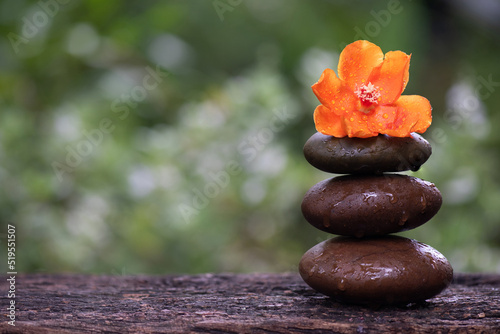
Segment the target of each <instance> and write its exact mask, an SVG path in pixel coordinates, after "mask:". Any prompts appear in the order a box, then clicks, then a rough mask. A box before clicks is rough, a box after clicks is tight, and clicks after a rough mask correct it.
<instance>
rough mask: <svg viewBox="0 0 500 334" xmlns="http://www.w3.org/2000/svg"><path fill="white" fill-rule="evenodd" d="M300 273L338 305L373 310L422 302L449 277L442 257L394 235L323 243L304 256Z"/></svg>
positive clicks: (444, 286)
mask: <svg viewBox="0 0 500 334" xmlns="http://www.w3.org/2000/svg"><path fill="white" fill-rule="evenodd" d="M299 272H300V275H301V276H302V278H303V280H304V281H305V282H306V283H307V284H308V285H309V286H310V287H312V288H313V289H315V290H316V291H318V292H321V293H322V294H325V295H327V296H330V297H332V298H333V299H335V300H337V301H340V302H345V303H354V304H369V305H373V306H377V305H379V306H380V305H391V304H401V305H406V304H409V303H416V302H421V301H424V300H426V299H429V298H431V297H433V296H435V295H437V294H438V293H440V292H441V291H442V290H444V289H445V288H446V287H447V286H448V285H449V284H450V283H451V280H452V278H453V269H452V267H451V266H450V264H449V262H448V260H447V259H446V258H445V257H444V256H443V255H442V254H441V253H439V252H438V251H437V250H435V249H434V248H432V247H430V246H428V245H426V244H423V243H421V242H418V241H416V240H412V239H408V238H403V237H398V236H385V237H379V238H367V239H356V238H351V237H335V238H332V239H329V240H326V241H323V242H321V243H319V244H317V245H316V246H314V247H312V248H311V249H310V250H308V251H307V252H306V253H305V254H304V255H303V257H302V259H301V261H300V264H299Z"/></svg>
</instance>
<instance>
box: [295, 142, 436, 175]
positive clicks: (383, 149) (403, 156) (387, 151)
mask: <svg viewBox="0 0 500 334" xmlns="http://www.w3.org/2000/svg"><path fill="white" fill-rule="evenodd" d="M431 153H432V148H431V145H430V144H429V142H428V141H427V140H425V139H424V138H423V137H422V136H420V135H419V134H417V133H412V136H411V137H402V138H399V137H391V136H387V135H378V136H376V137H370V138H349V137H344V138H336V137H332V136H327V135H324V134H322V133H319V132H317V133H315V134H314V135H312V136H311V138H309V140H308V141H307V142H306V144H305V145H304V156H305V158H306V160H307V161H308V162H309V163H310V164H311V165H313V166H314V167H316V168H318V169H320V170H322V171H325V172H329V173H337V174H380V173H383V172H399V171H406V170H412V171H416V170H418V169H419V168H420V166H422V165H423V164H424V163H425V162H426V161H427V159H428V158H429V156H430V155H431Z"/></svg>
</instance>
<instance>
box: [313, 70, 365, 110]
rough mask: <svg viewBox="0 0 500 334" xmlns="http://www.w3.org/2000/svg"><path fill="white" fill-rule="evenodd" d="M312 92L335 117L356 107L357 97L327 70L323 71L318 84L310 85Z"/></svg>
mask: <svg viewBox="0 0 500 334" xmlns="http://www.w3.org/2000/svg"><path fill="white" fill-rule="evenodd" d="M312 90H313V92H314V94H315V95H316V97H317V98H318V100H319V102H321V104H322V105H324V106H325V107H327V108H328V109H330V110H331V111H333V112H335V113H337V115H341V114H343V113H344V112H345V110H352V109H353V108H355V107H357V104H358V100H357V97H356V96H355V95H354V93H353V92H352V91H351V90H350V89H349V88H348V87H346V86H344V84H343V83H342V81H341V80H340V79H339V78H338V77H337V75H336V74H335V72H334V71H333V70H331V69H329V68H327V69H326V70H324V71H323V73H322V74H321V77H320V78H319V80H318V82H316V83H315V84H314V85H312Z"/></svg>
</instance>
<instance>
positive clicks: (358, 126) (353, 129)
mask: <svg viewBox="0 0 500 334" xmlns="http://www.w3.org/2000/svg"><path fill="white" fill-rule="evenodd" d="M369 119H370V116H368V115H366V114H365V113H363V112H361V111H353V112H351V113H349V114H348V115H346V116H345V117H344V126H345V130H346V132H347V135H348V136H349V137H357V138H368V137H373V136H377V135H378V132H377V131H373V130H372V129H370V120H369Z"/></svg>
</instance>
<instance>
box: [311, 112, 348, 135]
mask: <svg viewBox="0 0 500 334" xmlns="http://www.w3.org/2000/svg"><path fill="white" fill-rule="evenodd" d="M342 119H343V117H342V116H339V115H337V114H335V113H334V112H332V111H331V110H330V109H328V108H327V107H325V106H324V105H321V104H320V105H319V106H317V107H316V110H314V124H315V125H316V130H318V132H321V133H322V134H325V135H329V136H334V137H338V138H342V137H345V136H346V135H347V133H346V132H345V130H344V128H343V126H342V123H343V122H342Z"/></svg>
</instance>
